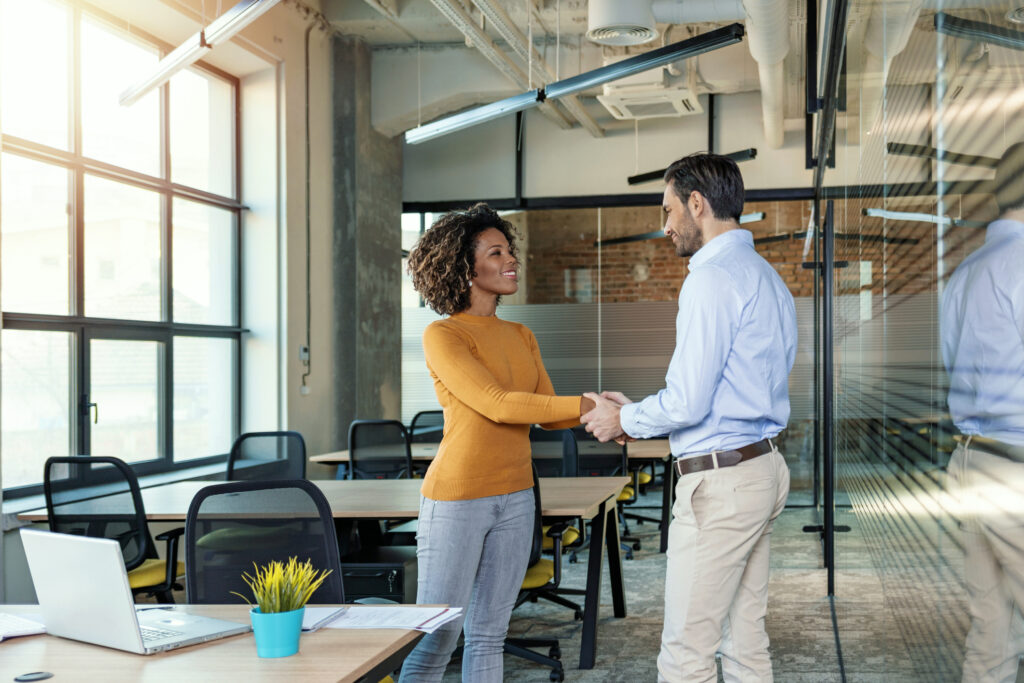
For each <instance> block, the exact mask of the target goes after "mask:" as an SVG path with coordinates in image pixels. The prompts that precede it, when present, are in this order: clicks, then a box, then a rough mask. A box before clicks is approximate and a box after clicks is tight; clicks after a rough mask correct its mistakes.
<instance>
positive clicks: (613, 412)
mask: <svg viewBox="0 0 1024 683" xmlns="http://www.w3.org/2000/svg"><path fill="white" fill-rule="evenodd" d="M583 395H584V396H586V397H587V398H589V399H590V400H592V401H593V402H594V403H595V404H596V407H595V408H594V409H593V410H591V411H590V412H589V413H587V414H586V415H583V416H582V417H580V422H582V423H583V424H585V425H586V426H587V431H588V432H590V433H591V434H593V435H594V436H595V437H597V440H598V441H600V442H601V443H605V442H608V441H611V440H613V439H617V438H619V437H622V436H624V432H623V431H622V426H621V425H620V424H619V410H620V409H621V407H622V406H621V405H620V404H619V403H616V402H615V401H612V400H609V399H607V398H604V397H603V396H601V395H600V394H595V393H593V392H588V393H586V394H583ZM620 395H621V394H620ZM623 398H625V397H624V396H623ZM627 400H628V399H627Z"/></svg>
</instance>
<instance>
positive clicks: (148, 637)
mask: <svg viewBox="0 0 1024 683" xmlns="http://www.w3.org/2000/svg"><path fill="white" fill-rule="evenodd" d="M139 630H141V631H142V642H144V643H150V642H152V641H154V640H163V639H164V638H173V637H174V636H180V635H181V633H179V632H178V631H167V630H165V629H162V628H153V627H152V626H140V627H139Z"/></svg>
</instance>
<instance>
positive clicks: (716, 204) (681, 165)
mask: <svg viewBox="0 0 1024 683" xmlns="http://www.w3.org/2000/svg"><path fill="white" fill-rule="evenodd" d="M665 182H666V183H670V184H671V185H672V189H673V190H674V191H675V193H676V196H677V197H679V200H680V201H681V202H683V204H684V205H685V204H686V200H687V199H689V198H690V193H691V192H694V191H697V192H700V193H701V194H702V195H704V199H706V200H707V201H708V204H710V205H711V211H712V213H713V214H714V216H715V218H717V219H718V220H722V221H724V220H728V219H730V218H732V219H733V220H739V218H740V214H741V213H743V176H742V175H740V169H739V167H738V166H737V165H736V162H735V161H733V160H732V159H730V158H728V157H723V156H721V155H719V154H703V153H697V154H690V155H689V156H685V157H683V158H682V159H680V160H679V161H675V162H673V163H672V165H671V166H669V167H668V168H667V169H665Z"/></svg>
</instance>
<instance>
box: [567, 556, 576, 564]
mask: <svg viewBox="0 0 1024 683" xmlns="http://www.w3.org/2000/svg"><path fill="white" fill-rule="evenodd" d="M569 564H576V556H575V555H573V556H572V557H570V558H569Z"/></svg>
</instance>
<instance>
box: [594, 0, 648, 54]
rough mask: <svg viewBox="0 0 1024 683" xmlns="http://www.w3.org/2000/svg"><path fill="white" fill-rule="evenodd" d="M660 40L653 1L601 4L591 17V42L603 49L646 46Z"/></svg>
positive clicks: (610, 0)
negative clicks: (614, 46)
mask: <svg viewBox="0 0 1024 683" xmlns="http://www.w3.org/2000/svg"><path fill="white" fill-rule="evenodd" d="M657 37H658V29H657V27H655V25H654V13H653V12H652V11H651V2H650V0H640V1H639V2H637V1H635V0H627V1H626V2H622V0H598V1H596V2H591V3H590V8H589V11H588V13H587V38H589V39H590V40H592V41H594V42H595V43H601V44H602V45H642V44H644V43H649V42H651V41H652V40H654V39H655V38H657Z"/></svg>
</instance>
